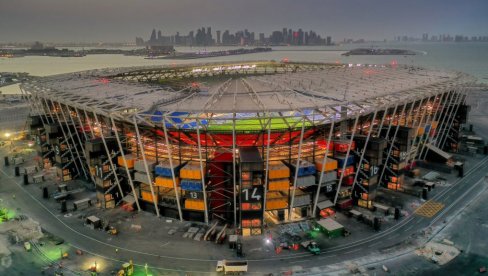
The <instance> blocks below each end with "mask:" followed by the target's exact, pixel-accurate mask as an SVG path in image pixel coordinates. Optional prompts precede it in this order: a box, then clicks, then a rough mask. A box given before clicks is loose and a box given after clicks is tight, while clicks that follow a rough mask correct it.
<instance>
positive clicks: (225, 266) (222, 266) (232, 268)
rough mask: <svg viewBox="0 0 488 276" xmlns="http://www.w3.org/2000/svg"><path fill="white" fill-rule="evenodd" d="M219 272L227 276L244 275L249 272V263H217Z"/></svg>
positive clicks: (223, 261) (224, 261)
mask: <svg viewBox="0 0 488 276" xmlns="http://www.w3.org/2000/svg"><path fill="white" fill-rule="evenodd" d="M216 271H217V272H224V274H225V275H227V274H238V275H240V274H242V273H245V272H247V261H226V260H222V261H218V262H217V268H216Z"/></svg>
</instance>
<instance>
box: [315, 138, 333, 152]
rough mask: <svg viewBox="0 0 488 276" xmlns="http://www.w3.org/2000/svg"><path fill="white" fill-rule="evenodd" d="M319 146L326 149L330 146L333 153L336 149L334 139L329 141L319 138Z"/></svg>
mask: <svg viewBox="0 0 488 276" xmlns="http://www.w3.org/2000/svg"><path fill="white" fill-rule="evenodd" d="M317 146H318V147H319V148H321V149H326V148H327V146H328V148H329V152H331V153H332V151H334V142H332V141H327V140H318V141H317Z"/></svg>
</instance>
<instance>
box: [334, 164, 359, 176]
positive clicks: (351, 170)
mask: <svg viewBox="0 0 488 276" xmlns="http://www.w3.org/2000/svg"><path fill="white" fill-rule="evenodd" d="M354 173H355V169H354V167H353V166H349V167H346V168H345V169H344V174H342V169H338V170H337V177H341V176H342V177H345V176H348V175H351V174H354Z"/></svg>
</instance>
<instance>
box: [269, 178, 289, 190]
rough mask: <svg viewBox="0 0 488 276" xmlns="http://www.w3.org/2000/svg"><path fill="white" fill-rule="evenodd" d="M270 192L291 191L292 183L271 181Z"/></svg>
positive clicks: (285, 180)
mask: <svg viewBox="0 0 488 276" xmlns="http://www.w3.org/2000/svg"><path fill="white" fill-rule="evenodd" d="M268 186H269V187H268V190H269V191H280V190H286V191H287V190H288V189H290V181H289V180H288V179H282V180H270V181H269V182H268Z"/></svg>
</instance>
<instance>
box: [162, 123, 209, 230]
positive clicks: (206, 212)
mask: <svg viewBox="0 0 488 276" xmlns="http://www.w3.org/2000/svg"><path fill="white" fill-rule="evenodd" d="M199 122H200V121H199V120H196V123H197V143H198V158H199V159H200V173H201V174H202V187H203V202H204V204H205V223H206V224H208V205H207V190H206V186H207V183H206V181H205V171H204V169H203V157H202V143H201V138H200V123H199ZM164 123H165V122H163V124H164Z"/></svg>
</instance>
